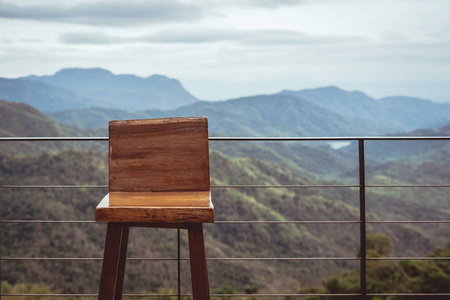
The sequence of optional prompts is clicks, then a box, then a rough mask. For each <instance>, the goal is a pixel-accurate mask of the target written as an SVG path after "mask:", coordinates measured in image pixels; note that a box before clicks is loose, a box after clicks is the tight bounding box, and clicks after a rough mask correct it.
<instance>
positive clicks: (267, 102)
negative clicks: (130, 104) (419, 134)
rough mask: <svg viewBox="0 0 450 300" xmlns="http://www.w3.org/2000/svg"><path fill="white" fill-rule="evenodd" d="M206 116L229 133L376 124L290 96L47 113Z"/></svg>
mask: <svg viewBox="0 0 450 300" xmlns="http://www.w3.org/2000/svg"><path fill="white" fill-rule="evenodd" d="M194 115H198V116H207V117H208V119H209V128H210V131H211V132H215V133H220V134H225V135H230V136H349V135H373V134H376V133H377V132H379V131H380V130H382V129H380V128H379V127H376V126H372V125H371V124H368V123H365V122H362V121H360V120H357V119H354V118H349V117H343V116H342V115H339V114H336V113H333V112H330V111H329V110H327V109H325V108H323V107H320V106H318V105H315V104H314V103H311V102H310V101H306V100H304V99H301V98H298V97H295V96H290V95H260V96H253V97H244V98H239V99H232V100H227V101H217V102H206V101H199V102H196V103H194V104H191V105H187V106H183V107H180V108H178V109H174V110H167V111H159V110H150V111H135V112H127V111H117V110H111V109H103V108H89V109H78V110H68V111H62V112H53V113H49V116H51V117H52V118H54V119H55V120H58V121H60V122H64V123H66V124H71V125H77V126H81V127H86V126H87V125H88V126H90V127H93V128H100V127H106V126H107V124H108V121H109V120H111V119H116V118H117V119H127V118H160V117H168V116H194Z"/></svg>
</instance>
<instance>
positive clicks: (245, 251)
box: [0, 103, 450, 293]
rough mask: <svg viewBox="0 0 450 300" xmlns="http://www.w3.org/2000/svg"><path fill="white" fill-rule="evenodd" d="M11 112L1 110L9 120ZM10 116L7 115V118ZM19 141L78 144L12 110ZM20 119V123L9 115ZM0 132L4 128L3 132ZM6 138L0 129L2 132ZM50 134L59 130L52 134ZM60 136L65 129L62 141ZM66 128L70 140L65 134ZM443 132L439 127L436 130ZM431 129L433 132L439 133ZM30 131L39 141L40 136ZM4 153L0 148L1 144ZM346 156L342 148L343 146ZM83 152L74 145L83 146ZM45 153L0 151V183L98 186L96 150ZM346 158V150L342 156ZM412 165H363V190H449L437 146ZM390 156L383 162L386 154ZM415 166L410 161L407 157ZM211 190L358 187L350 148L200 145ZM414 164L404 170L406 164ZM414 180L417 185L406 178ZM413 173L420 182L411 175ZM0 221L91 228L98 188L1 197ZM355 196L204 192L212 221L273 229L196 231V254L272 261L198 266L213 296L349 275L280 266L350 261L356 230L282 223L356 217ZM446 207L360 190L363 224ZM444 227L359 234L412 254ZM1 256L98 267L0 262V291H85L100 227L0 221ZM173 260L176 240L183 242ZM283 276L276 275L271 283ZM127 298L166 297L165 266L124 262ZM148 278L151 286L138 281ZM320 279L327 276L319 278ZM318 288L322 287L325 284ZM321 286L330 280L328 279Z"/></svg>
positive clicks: (170, 280) (167, 233)
mask: <svg viewBox="0 0 450 300" xmlns="http://www.w3.org/2000/svg"><path fill="white" fill-rule="evenodd" d="M17 105H20V104H8V103H5V106H4V107H8V112H9V113H8V114H11V115H14V114H13V113H12V112H13V111H14V110H13V108H14V107H16V106H17ZM11 107H12V108H11ZM18 111H19V112H22V113H23V114H22V115H20V118H18V119H17V120H19V119H20V123H21V127H20V126H19V127H18V128H24V129H23V130H22V131H20V132H13V133H11V135H18V134H21V135H32V134H33V132H34V131H32V129H36V130H38V132H39V133H40V134H41V135H45V132H48V133H49V134H54V135H58V134H59V135H62V134H71V135H72V134H73V135H81V134H85V133H83V132H82V131H78V132H77V129H75V128H68V127H65V126H63V125H60V124H58V123H56V122H54V121H53V120H51V119H49V118H47V117H44V116H43V115H42V114H40V113H39V112H38V111H36V110H34V109H32V108H29V107H26V106H23V109H20V110H18ZM18 116H19V115H18ZM2 126H4V127H6V126H7V125H5V124H2ZM6 128H7V127H6ZM58 130H60V131H58ZM65 130H68V131H65ZM70 130H72V131H70ZM441 131H442V132H444V133H445V132H446V127H444V128H443V129H441ZM441 131H439V134H441ZM39 133H38V134H39ZM4 143H6V142H4ZM352 147H353V148H352ZM82 148H83V147H82ZM90 148H91V149H86V148H85V149H78V150H76V149H70V148H69V149H68V148H66V147H61V148H57V147H56V148H51V149H53V150H52V151H51V153H44V154H40V153H39V151H35V150H34V148H31V146H30V145H29V144H26V145H23V147H22V149H23V153H24V154H25V153H27V155H24V154H22V155H20V156H17V155H16V154H17V153H15V152H13V151H7V150H8V147H3V146H2V148H1V151H0V152H1V153H2V154H1V156H0V184H2V185H55V184H56V185H57V184H61V185H77V184H82V185H106V184H107V167H108V163H107V156H106V153H105V152H104V151H98V150H101V149H97V150H95V149H93V148H92V147H90ZM352 149H353V150H352ZM425 150H426V151H424V152H421V153H422V154H420V155H419V153H418V152H417V151H415V152H414V153H411V155H413V156H405V155H403V156H402V157H401V158H402V159H401V160H396V161H395V162H392V161H391V162H386V159H388V158H389V159H391V160H392V159H393V157H394V158H395V157H396V156H395V155H389V156H388V157H382V156H376V155H373V158H372V159H370V160H369V165H368V170H367V181H368V183H370V184H374V185H376V184H383V185H390V184H417V183H419V184H429V183H433V184H448V182H449V181H450V174H449V173H448V171H447V170H448V169H450V168H449V166H448V159H447V160H444V161H436V160H435V159H434V158H435V156H438V157H447V158H448V157H450V156H449V155H448V154H449V148H448V143H442V144H441V146H439V147H437V146H435V147H432V148H430V149H428V148H425ZM392 153H394V152H392ZM412 158H414V159H412ZM210 160H211V180H212V184H213V186H218V185H230V184H231V185H237V184H239V185H248V184H257V185H322V184H342V183H351V184H356V183H357V176H356V174H357V171H356V170H357V164H356V162H357V156H356V155H355V153H354V146H352V145H350V146H349V148H343V149H340V150H333V149H332V148H331V147H330V146H328V145H324V144H321V143H312V144H311V143H310V144H305V143H299V142H285V143H275V142H267V143H260V142H239V143H238V142H219V141H214V142H211V154H210ZM411 161H413V163H411ZM413 174H416V175H413ZM417 174H420V177H419V176H417ZM0 192H1V199H2V205H3V206H2V207H6V208H7V209H2V211H1V216H0V218H1V219H3V220H86V221H90V220H93V219H94V210H95V206H96V205H97V204H98V202H99V201H100V199H101V198H102V197H103V195H104V194H105V193H106V192H107V191H106V189H90V188H74V189H61V188H56V189H51V188H33V189H30V188H29V189H14V188H8V189H1V190H0ZM358 197H359V191H358V189H355V188H326V189H319V188H306V189H305V188H253V189H249V188H214V189H213V201H214V205H215V212H216V220H217V221H237V220H239V221H260V220H265V221H281V223H275V224H248V223H243V224H210V225H205V235H206V242H207V246H206V248H207V256H208V257H210V258H222V257H235V258H239V257H241V258H246V257H260V258H268V257H274V258H281V259H277V260H268V261H265V260H252V261H245V260H244V261H239V260H238V261H221V260H211V261H209V262H208V267H209V272H210V282H211V290H212V291H213V292H217V293H220V292H223V291H232V292H239V293H245V292H251V293H255V292H258V293H279V292H280V291H281V292H283V293H288V292H298V290H299V289H307V288H310V287H313V286H316V287H320V285H321V283H322V282H323V281H324V280H326V278H328V276H332V274H335V273H341V272H348V273H349V274H352V273H351V272H356V270H357V269H358V262H357V261H351V260H350V261H346V260H343V261H342V260H336V261H333V260H332V261H326V262H320V261H314V260H313V261H307V262H301V261H292V260H288V259H283V258H290V257H352V256H355V255H356V254H357V253H358V251H359V225H358V224H357V223H354V224H338V225H336V224H296V223H284V222H285V221H304V220H339V221H357V220H358V219H359V207H358V205H359V203H358ZM449 207H450V205H449V199H448V193H447V192H446V189H445V188H434V189H416V188H404V189H398V188H390V189H388V188H378V189H376V188H372V189H368V190H367V209H368V218H369V219H370V220H448V219H449V218H450V215H449ZM445 225H446V224H425V225H424V224H419V225H412V224H390V225H389V224H371V225H369V226H368V233H369V234H384V235H385V236H387V237H389V239H390V240H392V241H393V243H394V245H395V248H394V249H393V250H392V253H390V254H392V255H395V256H420V255H426V254H427V253H428V252H429V251H431V250H432V249H434V248H435V247H438V246H444V245H445V244H446V243H448V236H449V234H450V232H449V229H448V226H445ZM1 226H2V230H1V237H0V238H1V240H2V241H8V243H3V242H2V243H1V253H2V256H3V257H9V258H14V257H43V258H45V257H67V258H71V257H78V258H88V257H95V258H98V260H83V259H82V260H75V261H70V260H63V261H47V260H39V259H38V260H25V261H15V260H6V261H4V262H2V274H6V275H2V280H5V281H6V282H7V283H4V285H3V286H4V288H5V289H6V288H8V289H10V290H11V289H13V290H14V289H18V288H19V286H18V284H20V283H27V284H37V286H36V285H35V286H32V285H30V286H28V288H29V289H33V288H34V289H38V288H41V289H46V290H47V291H52V292H61V293H96V290H97V286H98V280H99V273H100V267H101V263H100V258H101V256H102V248H103V242H104V236H105V226H104V225H102V224H95V223H56V224H54V223H30V224H26V223H25V224H24V223H2V224H1ZM182 248H183V256H184V257H186V256H187V255H188V254H187V236H186V235H185V234H184V233H183V235H182ZM129 254H130V255H129V256H130V257H135V258H144V257H165V258H168V257H172V258H173V257H175V255H176V244H175V232H174V231H173V230H151V229H133V231H132V233H131V239H130V249H129ZM280 274H282V276H280ZM126 276H127V278H126V282H132V283H133V284H127V285H126V286H125V290H126V292H127V293H128V292H129V293H146V292H151V293H154V292H156V293H158V292H159V293H164V292H168V291H169V292H170V291H173V290H175V288H176V264H175V262H174V261H171V260H162V261H151V260H150V261H149V260H140V259H139V260H132V261H130V263H129V265H128V267H127V275H126ZM182 276H183V279H182V280H183V290H184V291H188V290H189V285H190V284H189V268H188V265H187V264H185V263H184V262H183V264H182ZM149 278H151V279H150V280H149ZM330 278H331V277H330ZM327 280H328V279H327ZM330 280H331V279H330Z"/></svg>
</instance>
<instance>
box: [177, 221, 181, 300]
mask: <svg viewBox="0 0 450 300" xmlns="http://www.w3.org/2000/svg"><path fill="white" fill-rule="evenodd" d="M180 262H181V249H180V229H179V228H177V273H178V277H177V284H178V287H177V290H178V291H177V292H178V295H177V296H178V300H181V276H180V275H181V263H180Z"/></svg>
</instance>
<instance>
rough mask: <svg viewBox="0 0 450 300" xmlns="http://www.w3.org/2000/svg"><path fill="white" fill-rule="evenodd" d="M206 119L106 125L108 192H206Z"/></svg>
mask: <svg viewBox="0 0 450 300" xmlns="http://www.w3.org/2000/svg"><path fill="white" fill-rule="evenodd" d="M208 149H209V147H208V119H207V118H206V117H181V118H163V119H145V120H125V121H111V122H110V123H109V191H110V192H170V191H209V190H210V182H209V153H208Z"/></svg>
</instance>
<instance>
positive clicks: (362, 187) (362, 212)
mask: <svg viewBox="0 0 450 300" xmlns="http://www.w3.org/2000/svg"><path fill="white" fill-rule="evenodd" d="M358 150H359V151H358V153H359V156H358V157H359V220H360V222H361V223H360V249H361V251H360V252H361V254H360V255H361V263H360V290H361V295H362V297H361V298H362V299H366V296H367V289H366V288H367V286H366V167H365V160H364V158H365V154H364V139H359V140H358Z"/></svg>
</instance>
